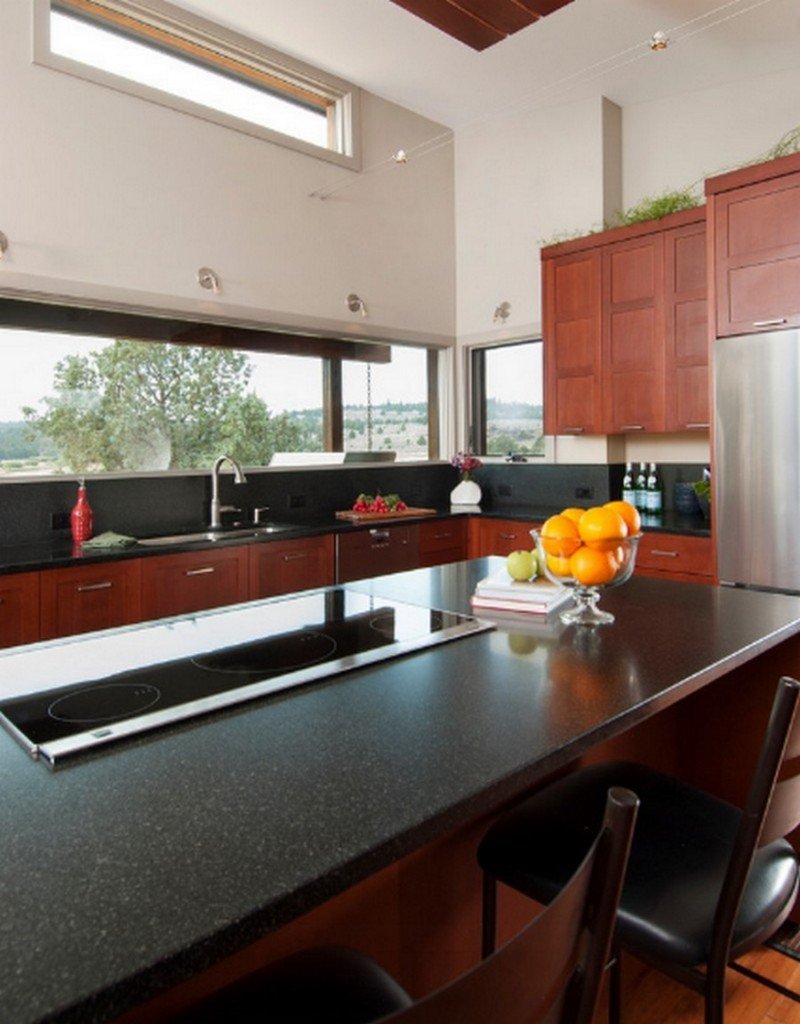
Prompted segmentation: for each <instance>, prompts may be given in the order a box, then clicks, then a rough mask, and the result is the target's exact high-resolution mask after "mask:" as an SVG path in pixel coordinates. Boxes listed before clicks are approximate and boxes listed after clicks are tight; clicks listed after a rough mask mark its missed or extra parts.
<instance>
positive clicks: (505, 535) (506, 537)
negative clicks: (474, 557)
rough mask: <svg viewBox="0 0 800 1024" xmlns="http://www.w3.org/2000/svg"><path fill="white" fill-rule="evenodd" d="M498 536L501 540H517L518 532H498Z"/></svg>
mask: <svg viewBox="0 0 800 1024" xmlns="http://www.w3.org/2000/svg"><path fill="white" fill-rule="evenodd" d="M497 536H498V537H499V538H500V540H516V539H517V535H516V533H498V535H497Z"/></svg>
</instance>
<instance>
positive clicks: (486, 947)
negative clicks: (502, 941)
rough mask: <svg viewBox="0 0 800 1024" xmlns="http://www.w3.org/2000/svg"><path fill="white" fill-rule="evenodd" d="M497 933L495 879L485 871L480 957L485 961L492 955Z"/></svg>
mask: <svg viewBox="0 0 800 1024" xmlns="http://www.w3.org/2000/svg"><path fill="white" fill-rule="evenodd" d="M496 933H497V879H495V878H494V877H493V876H492V875H490V874H489V873H488V872H487V871H484V873H483V924H482V931H481V956H482V957H483V959H484V960H485V959H486V957H487V956H489V955H490V954H491V953H494V946H495V942H496Z"/></svg>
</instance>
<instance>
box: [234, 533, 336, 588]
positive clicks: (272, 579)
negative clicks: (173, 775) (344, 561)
mask: <svg viewBox="0 0 800 1024" xmlns="http://www.w3.org/2000/svg"><path fill="white" fill-rule="evenodd" d="M333 579H334V575H333V536H332V535H330V534H328V535H326V536H324V537H301V538H298V539H297V540H279V541H270V542H269V543H267V544H254V545H253V546H252V547H251V548H250V591H249V596H250V598H251V600H253V599H255V598H257V597H274V596H275V595H276V594H288V593H290V592H292V591H295V590H311V589H312V588H314V587H325V586H328V585H329V584H331V583H333Z"/></svg>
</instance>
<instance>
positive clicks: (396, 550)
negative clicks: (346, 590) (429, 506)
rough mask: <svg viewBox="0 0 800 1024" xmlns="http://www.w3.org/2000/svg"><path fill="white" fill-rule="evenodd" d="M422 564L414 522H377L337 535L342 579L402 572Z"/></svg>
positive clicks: (339, 577) (341, 581) (339, 576)
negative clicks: (377, 523)
mask: <svg viewBox="0 0 800 1024" xmlns="http://www.w3.org/2000/svg"><path fill="white" fill-rule="evenodd" d="M418 566H419V530H418V527H417V525H416V524H414V525H410V526H375V527H372V528H371V529H368V530H356V531H354V532H353V533H340V534H338V535H337V537H336V579H337V580H338V582H339V583H346V582H347V581H348V580H360V579H365V578H366V577H368V576H382V575H383V574H384V573H389V572H402V571H403V570H404V569H416V568H417V567H418Z"/></svg>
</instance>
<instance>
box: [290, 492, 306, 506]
mask: <svg viewBox="0 0 800 1024" xmlns="http://www.w3.org/2000/svg"><path fill="white" fill-rule="evenodd" d="M286 507H287V508H305V507H306V496H305V494H290V495H289V496H288V498H287V499H286Z"/></svg>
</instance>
